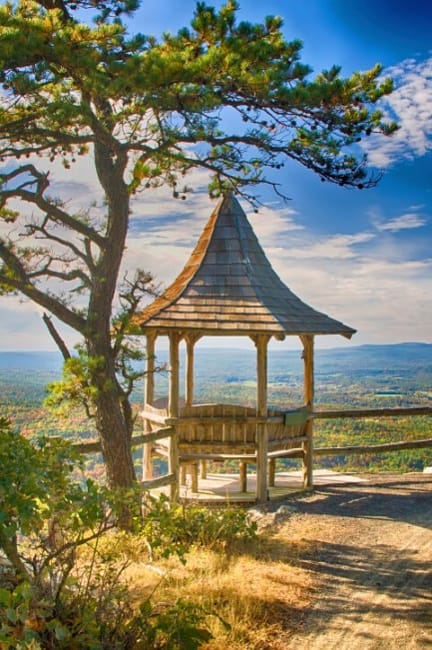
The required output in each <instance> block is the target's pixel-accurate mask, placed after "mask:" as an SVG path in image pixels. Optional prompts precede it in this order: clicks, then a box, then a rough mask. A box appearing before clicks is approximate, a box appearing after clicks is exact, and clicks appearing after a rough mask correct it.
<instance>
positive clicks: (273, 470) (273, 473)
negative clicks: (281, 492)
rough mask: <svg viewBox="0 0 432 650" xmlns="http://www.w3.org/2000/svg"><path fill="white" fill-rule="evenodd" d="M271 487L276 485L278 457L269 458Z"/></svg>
mask: <svg viewBox="0 0 432 650" xmlns="http://www.w3.org/2000/svg"><path fill="white" fill-rule="evenodd" d="M268 470H269V487H274V486H275V476H276V459H275V458H270V460H269V466H268Z"/></svg>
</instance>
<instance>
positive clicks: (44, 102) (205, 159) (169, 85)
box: [0, 0, 396, 487]
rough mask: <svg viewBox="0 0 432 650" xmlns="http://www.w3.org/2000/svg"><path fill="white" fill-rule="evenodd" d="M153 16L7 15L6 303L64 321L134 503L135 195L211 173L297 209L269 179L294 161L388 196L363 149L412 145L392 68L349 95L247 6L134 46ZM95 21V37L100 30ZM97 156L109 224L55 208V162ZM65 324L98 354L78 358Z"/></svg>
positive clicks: (31, 10)
mask: <svg viewBox="0 0 432 650" xmlns="http://www.w3.org/2000/svg"><path fill="white" fill-rule="evenodd" d="M137 6H138V2H136V1H135V0H123V1H122V0H107V1H106V2H98V0H95V1H93V0H74V1H68V0H39V1H38V2H35V1H32V0H19V1H18V2H7V3H3V5H2V6H1V9H0V71H1V72H0V75H1V77H0V81H1V84H2V87H3V90H2V93H1V99H0V159H1V162H3V163H4V164H3V169H2V171H1V174H0V183H1V185H0V209H1V212H0V215H1V219H2V221H3V225H2V228H1V233H3V235H2V238H1V239H0V260H1V262H0V291H1V292H2V293H3V294H10V293H14V292H15V293H17V294H20V295H22V296H25V297H26V298H28V299H30V300H31V301H34V302H35V303H37V304H38V305H40V306H41V307H42V308H43V309H44V310H46V312H47V314H49V316H48V315H47V317H46V322H47V325H48V326H49V329H50V331H51V333H52V334H53V336H54V338H55V340H56V342H57V343H58V344H59V346H60V348H61V350H62V352H63V355H64V357H65V359H66V370H67V382H66V385H65V389H66V392H67V393H68V394H69V396H70V397H75V398H83V400H84V402H85V405H86V407H87V410H88V412H89V414H91V415H92V416H93V417H94V419H95V426H96V428H97V431H98V434H99V436H100V440H101V443H102V449H103V457H104V461H105V464H106V469H107V477H108V481H109V484H110V485H111V486H117V487H118V486H130V485H131V484H132V483H133V481H134V479H135V473H134V468H133V464H132V460H131V454H130V439H131V435H132V427H133V418H132V414H131V408H130V403H129V399H128V398H129V394H130V391H131V386H132V384H133V381H134V379H135V378H136V375H135V374H134V373H133V371H132V367H131V364H130V360H131V355H132V357H133V355H134V354H135V353H134V351H133V350H132V349H131V347H130V346H129V345H128V344H127V341H126V338H125V335H126V333H127V332H128V328H129V325H130V320H131V318H132V316H133V315H134V313H135V312H136V311H137V310H138V309H139V307H140V301H141V298H142V296H143V294H145V292H146V291H148V290H151V277H150V275H149V274H147V273H144V272H143V271H138V272H137V274H136V276H135V277H134V278H131V279H130V280H129V281H128V282H126V284H124V283H123V284H122V282H121V278H120V267H121V262H122V257H123V252H124V248H125V243H126V237H127V231H128V222H129V215H130V210H131V196H132V195H133V194H134V193H136V192H138V191H139V192H144V194H145V193H146V192H147V193H151V192H152V190H153V189H154V188H157V187H161V186H168V187H169V188H171V190H172V195H173V197H174V198H185V196H186V195H185V192H187V188H186V187H183V183H184V177H185V176H187V174H188V172H190V171H193V170H196V169H201V170H208V171H209V173H210V174H211V181H210V186H209V192H210V195H211V196H218V195H219V194H221V193H222V192H224V191H225V190H227V189H232V190H234V191H237V192H239V193H240V194H242V195H243V196H248V197H249V198H250V200H251V201H252V203H254V202H255V203H256V202H257V199H256V196H254V194H253V190H254V188H255V187H256V186H257V184H258V183H267V184H270V185H271V186H273V188H274V189H275V190H276V192H278V193H282V194H283V192H281V190H280V188H279V187H278V185H277V184H276V183H275V182H274V177H272V176H271V175H269V174H268V173H267V172H269V171H270V170H272V169H273V168H279V167H281V166H282V165H283V164H284V160H286V159H291V160H294V161H297V162H299V163H300V164H302V165H304V166H305V167H308V168H309V169H311V170H313V171H314V172H316V173H317V174H318V175H319V176H320V177H321V179H323V180H326V181H330V182H333V183H337V184H339V185H345V186H351V187H356V188H363V187H370V186H372V185H374V184H375V183H376V182H377V180H378V179H377V176H374V175H373V174H371V173H370V171H368V169H367V161H366V159H365V157H364V156H362V155H361V153H360V152H359V150H357V149H356V143H357V142H358V141H359V140H360V139H361V138H362V137H363V136H364V135H369V134H370V133H371V132H380V133H383V134H389V133H391V132H392V131H393V130H394V129H395V128H396V127H395V125H393V124H386V123H384V122H383V121H382V115H381V113H380V112H379V111H376V110H373V106H374V104H375V103H376V102H377V100H379V98H380V97H382V96H383V95H384V94H387V93H389V92H391V90H392V84H391V81H389V80H385V81H379V75H380V73H381V68H380V67H379V66H376V67H374V68H373V69H372V70H370V71H368V72H363V73H360V72H358V73H355V74H353V75H352V76H351V77H349V78H347V79H344V78H342V77H341V76H340V68H339V67H337V66H335V67H333V68H331V69H330V70H327V71H324V72H321V73H320V74H319V75H318V76H316V77H315V78H314V79H312V80H309V76H310V73H311V70H310V68H309V67H308V66H306V65H304V64H303V63H301V61H300V50H301V43H300V41H297V40H295V41H292V42H287V41H286V40H285V39H284V37H283V35H282V31H281V27H282V20H281V19H280V18H275V17H268V18H266V19H265V21H264V22H263V24H251V23H248V22H238V20H237V16H236V12H237V4H236V2H235V1H234V0H228V2H227V3H226V4H225V5H224V6H222V7H221V8H220V9H219V10H215V9H213V8H212V7H209V6H207V5H206V4H204V3H203V2H199V3H198V4H197V7H196V10H195V14H194V16H193V19H192V23H191V27H190V28H184V29H181V30H180V31H179V32H178V33H177V34H176V35H171V34H164V35H163V36H162V37H161V38H160V39H157V38H156V37H154V36H143V35H141V34H137V35H134V36H133V35H132V36H131V35H129V34H128V32H127V29H126V26H125V23H124V20H123V19H122V16H124V15H125V14H127V13H129V12H133V11H134V10H136V9H137ZM78 10H79V13H78ZM95 10H97V11H99V15H98V16H97V18H95V20H94V21H93V22H91V21H90V20H89V22H88V23H86V22H82V21H83V20H84V16H85V13H86V11H87V12H90V13H91V14H92V13H94V12H95ZM80 156H88V157H90V159H91V162H92V165H93V166H94V171H95V176H96V178H97V180H98V182H99V185H100V190H101V194H102V196H103V197H104V208H103V216H102V217H100V216H99V215H100V212H95V211H93V210H92V209H91V207H90V206H89V205H83V206H82V209H81V210H75V211H72V210H70V209H68V205H67V204H66V203H64V202H63V201H62V200H61V199H60V198H57V197H55V196H53V195H52V194H51V193H50V180H51V174H53V173H54V169H55V167H54V166H52V167H51V168H50V167H49V165H48V164H47V161H49V162H51V163H54V162H55V161H61V162H62V163H63V165H64V166H65V167H66V168H67V169H69V168H73V165H74V163H75V162H76V160H77V159H78V158H79V157H80ZM47 169H49V171H47ZM73 173H74V172H73V170H72V171H71V178H73ZM7 223H10V224H11V228H10V231H9V232H8V233H7V234H5V233H6V232H7V228H6V227H5V225H4V224H7ZM117 299H119V300H120V308H119V310H117V311H116V309H115V307H114V305H116V304H118V302H117ZM51 317H55V319H58V320H59V321H62V322H63V323H65V324H66V325H68V326H69V327H71V328H72V329H73V330H75V331H76V332H78V333H79V335H80V336H81V337H82V341H83V343H82V346H81V350H80V354H79V355H78V356H74V357H72V355H71V354H70V353H69V351H68V349H67V347H66V346H65V344H64V342H63V341H62V339H61V337H60V335H59V333H58V331H57V329H56V327H55V325H54V322H53V320H52V319H51Z"/></svg>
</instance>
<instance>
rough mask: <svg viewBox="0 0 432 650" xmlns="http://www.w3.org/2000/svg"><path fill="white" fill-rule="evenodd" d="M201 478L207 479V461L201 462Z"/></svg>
mask: <svg viewBox="0 0 432 650" xmlns="http://www.w3.org/2000/svg"><path fill="white" fill-rule="evenodd" d="M201 478H202V479H206V478H207V461H206V460H202V461H201Z"/></svg>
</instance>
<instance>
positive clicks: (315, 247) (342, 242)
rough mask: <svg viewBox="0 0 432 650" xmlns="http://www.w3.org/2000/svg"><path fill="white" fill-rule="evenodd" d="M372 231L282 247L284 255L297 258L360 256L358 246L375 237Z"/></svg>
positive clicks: (332, 258) (346, 257)
mask: <svg viewBox="0 0 432 650" xmlns="http://www.w3.org/2000/svg"><path fill="white" fill-rule="evenodd" d="M374 237H375V235H374V234H373V233H370V232H360V233H356V234H354V235H340V234H336V235H331V236H329V237H323V238H321V239H319V240H318V241H312V242H311V241H309V242H308V241H302V242H301V246H295V245H294V246H292V247H287V249H282V248H281V249H280V250H281V251H283V253H284V255H287V254H288V255H289V257H291V258H295V259H302V258H303V259H311V258H316V259H331V260H334V259H352V258H354V257H357V256H358V254H359V253H358V251H357V250H356V246H358V245H359V244H365V243H367V242H370V241H371V240H372V239H374Z"/></svg>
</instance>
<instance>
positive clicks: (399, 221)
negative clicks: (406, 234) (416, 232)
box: [374, 212, 428, 232]
mask: <svg viewBox="0 0 432 650" xmlns="http://www.w3.org/2000/svg"><path fill="white" fill-rule="evenodd" d="M427 222H428V219H427V218H426V217H424V216H423V215H420V214H416V213H415V212H407V213H406V214H401V215H400V216H399V217H395V218H394V219H390V220H389V221H383V222H378V221H377V222H375V224H374V225H375V227H376V228H377V230H381V231H383V230H384V231H385V230H388V231H390V232H398V231H399V230H410V229H412V228H421V227H422V226H424V225H426V224H427Z"/></svg>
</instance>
